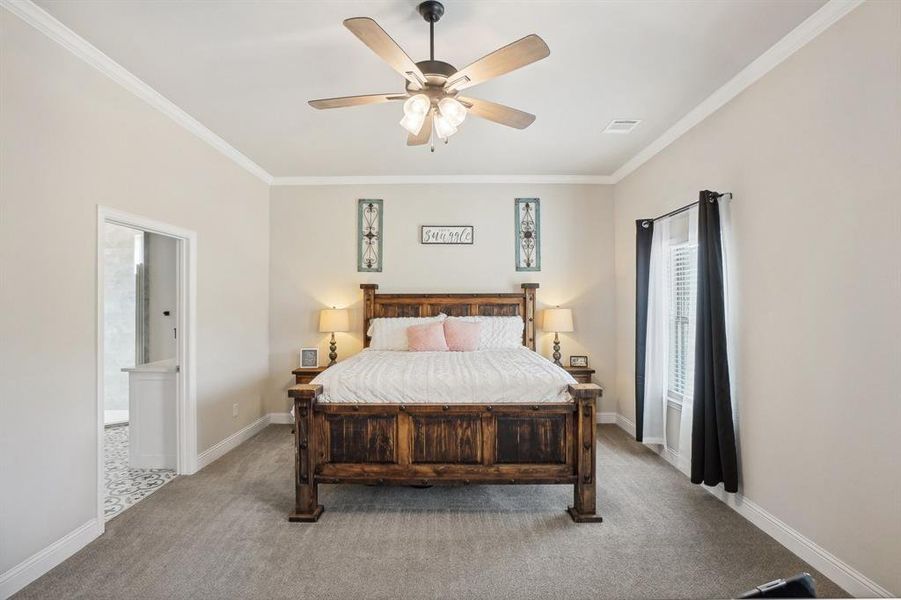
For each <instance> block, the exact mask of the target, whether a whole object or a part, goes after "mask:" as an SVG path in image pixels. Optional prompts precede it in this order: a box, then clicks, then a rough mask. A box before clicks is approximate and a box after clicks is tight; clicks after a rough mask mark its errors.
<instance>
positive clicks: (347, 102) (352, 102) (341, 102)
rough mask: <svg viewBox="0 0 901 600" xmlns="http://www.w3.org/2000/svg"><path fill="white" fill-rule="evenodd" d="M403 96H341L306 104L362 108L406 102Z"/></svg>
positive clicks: (319, 107)
mask: <svg viewBox="0 0 901 600" xmlns="http://www.w3.org/2000/svg"><path fill="white" fill-rule="evenodd" d="M407 98H408V96H407V95H405V94H369V95H368V96H342V97H341V98H321V99H319V100H310V101H309V102H308V104H309V105H310V106H312V107H313V108H318V109H323V108H344V107H346V106H362V105H364V104H381V103H382V102H391V101H393V100H406V99H407Z"/></svg>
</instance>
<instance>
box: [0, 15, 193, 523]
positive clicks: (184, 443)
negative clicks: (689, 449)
mask: <svg viewBox="0 0 901 600" xmlns="http://www.w3.org/2000/svg"><path fill="white" fill-rule="evenodd" d="M0 1H2V0H0ZM106 223H115V224H118V225H125V226H127V227H134V228H136V229H140V230H141V231H146V232H148V233H156V234H159V235H165V236H167V237H172V238H175V239H176V240H177V242H178V282H177V286H178V310H177V314H178V331H179V332H180V333H181V335H180V336H179V338H178V341H177V343H176V349H177V350H176V352H177V357H178V358H177V360H178V365H179V372H178V376H177V378H176V379H177V386H178V398H177V399H176V405H177V413H176V438H177V440H178V448H177V457H176V463H177V472H178V474H179V475H190V474H192V473H194V472H195V471H196V470H197V383H196V381H197V291H196V290H197V233H196V232H194V231H191V230H188V229H183V228H181V227H176V226H174V225H169V224H166V223H162V222H160V221H155V220H153V219H148V218H146V217H142V216H140V215H134V214H130V213H126V212H123V211H120V210H116V209H114V208H109V207H106V206H101V205H99V204H98V205H97V297H96V306H97V314H96V332H97V338H96V350H97V354H96V358H95V360H96V363H97V373H96V390H97V404H96V408H95V410H96V413H97V414H96V419H97V521H98V522H99V523H100V524H101V525H100V528H101V529H100V531H101V533H102V532H103V530H104V527H105V525H104V524H105V522H106V519H105V516H104V510H103V501H104V496H105V495H106V490H105V489H104V472H103V469H104V464H103V437H104V434H103V432H104V428H105V424H104V419H103V400H104V398H103V361H104V353H103V325H104V323H103V321H104V319H103V302H104V289H103V279H104V274H103V244H104V232H103V229H104V225H105V224H106Z"/></svg>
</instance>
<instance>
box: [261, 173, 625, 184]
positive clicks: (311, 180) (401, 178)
mask: <svg viewBox="0 0 901 600" xmlns="http://www.w3.org/2000/svg"><path fill="white" fill-rule="evenodd" d="M417 183H419V184H423V183H426V184H428V183H442V184H449V183H522V184H532V185H538V184H548V183H549V184H570V185H605V184H608V185H609V184H611V183H613V180H612V179H611V178H610V177H609V176H608V175H359V176H336V177H274V178H273V179H272V181H271V182H270V185H273V186H290V185H405V184H417Z"/></svg>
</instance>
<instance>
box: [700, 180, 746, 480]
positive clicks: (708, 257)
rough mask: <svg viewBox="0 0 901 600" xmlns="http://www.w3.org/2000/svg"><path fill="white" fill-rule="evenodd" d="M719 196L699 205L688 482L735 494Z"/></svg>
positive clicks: (707, 194)
mask: <svg viewBox="0 0 901 600" xmlns="http://www.w3.org/2000/svg"><path fill="white" fill-rule="evenodd" d="M723 276H724V272H723V243H722V237H721V235H720V206H719V196H718V194H716V193H715V192H711V191H707V190H705V191H703V192H701V197H700V199H699V202H698V294H697V323H696V335H695V381H694V412H693V414H692V432H691V481H692V483H704V484H706V485H710V486H714V485H717V484H719V483H720V482H723V484H724V487H725V488H726V491H727V492H737V491H738V460H737V455H736V450H735V429H734V427H733V424H732V397H731V392H730V389H729V357H728V356H727V355H726V302H725V282H724V281H723Z"/></svg>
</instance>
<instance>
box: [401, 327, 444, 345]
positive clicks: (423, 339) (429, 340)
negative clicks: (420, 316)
mask: <svg viewBox="0 0 901 600" xmlns="http://www.w3.org/2000/svg"><path fill="white" fill-rule="evenodd" d="M407 345H408V346H409V347H410V352H447V341H446V340H445V338H444V325H443V324H442V323H426V324H425V325H413V326H412V327H407Z"/></svg>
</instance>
